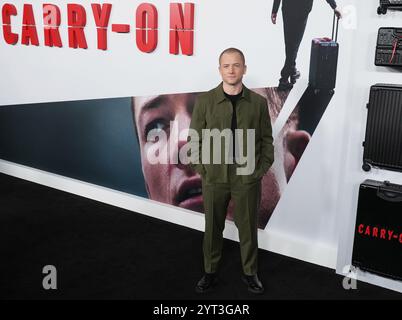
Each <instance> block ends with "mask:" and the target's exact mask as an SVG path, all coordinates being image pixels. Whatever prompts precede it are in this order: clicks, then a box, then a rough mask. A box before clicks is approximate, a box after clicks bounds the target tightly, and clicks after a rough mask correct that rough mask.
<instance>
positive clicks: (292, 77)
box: [290, 70, 300, 84]
mask: <svg viewBox="0 0 402 320" xmlns="http://www.w3.org/2000/svg"><path fill="white" fill-rule="evenodd" d="M299 78H300V71H299V70H296V71H295V73H293V74H292V75H290V83H291V84H295V83H296V81H297V79H299Z"/></svg>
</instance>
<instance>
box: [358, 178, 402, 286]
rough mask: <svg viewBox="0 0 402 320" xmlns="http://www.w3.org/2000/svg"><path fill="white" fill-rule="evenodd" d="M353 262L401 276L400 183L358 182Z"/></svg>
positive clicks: (401, 200) (389, 275) (401, 227)
mask: <svg viewBox="0 0 402 320" xmlns="http://www.w3.org/2000/svg"><path fill="white" fill-rule="evenodd" d="M352 265H353V266H355V267H358V268H360V269H361V270H364V271H369V272H371V273H376V274H379V275H382V276H386V277H389V278H393V279H402V186H401V185H396V184H391V183H389V182H379V181H374V180H366V181H364V182H363V183H362V184H361V185H360V190H359V203H358V208H357V215H356V225H355V235H354V242H353V254H352Z"/></svg>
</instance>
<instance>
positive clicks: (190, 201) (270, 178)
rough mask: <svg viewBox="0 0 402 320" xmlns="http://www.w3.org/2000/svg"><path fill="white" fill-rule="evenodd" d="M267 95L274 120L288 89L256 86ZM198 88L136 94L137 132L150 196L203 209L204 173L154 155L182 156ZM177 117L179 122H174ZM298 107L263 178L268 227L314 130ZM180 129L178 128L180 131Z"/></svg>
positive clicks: (262, 218) (262, 221)
mask: <svg viewBox="0 0 402 320" xmlns="http://www.w3.org/2000/svg"><path fill="white" fill-rule="evenodd" d="M253 91H255V92H257V93H258V94H260V95H262V96H263V97H265V98H266V99H267V105H268V108H269V114H270V117H271V121H272V124H274V123H275V120H276V118H277V117H278V115H279V112H280V110H281V109H282V107H283V104H284V102H285V100H286V97H287V94H285V93H282V92H278V91H277V90H276V89H275V88H262V89H254V90H253ZM196 97H197V93H185V94H167V95H158V96H148V97H133V98H132V110H133V119H134V124H135V131H136V134H137V138H138V142H139V146H140V154H141V165H142V171H143V174H144V180H145V181H144V182H145V188H146V190H147V193H148V197H149V199H152V200H156V201H159V202H162V203H166V204H171V205H174V206H179V207H182V208H185V209H189V210H192V211H196V212H201V213H202V212H203V211H204V207H203V198H202V189H201V185H202V184H201V183H202V182H201V177H200V175H199V174H198V173H196V172H195V171H193V170H192V169H191V168H190V166H189V165H185V164H182V163H180V160H179V161H167V163H163V162H162V161H160V162H158V163H153V161H150V159H149V153H150V148H152V150H155V149H157V150H159V152H163V153H165V154H167V155H171V156H172V157H171V158H169V159H178V158H179V157H178V156H177V155H178V153H179V152H180V148H182V147H183V146H184V145H185V144H186V143H187V135H186V134H187V132H188V130H187V129H188V128H189V126H190V122H191V115H192V112H193V108H194V103H195V99H196ZM172 122H174V123H175V125H174V126H172ZM297 125H298V113H297V108H296V110H295V111H294V112H293V113H292V115H291V116H290V117H289V119H288V121H287V122H286V124H285V126H284V127H283V129H282V130H281V131H280V133H279V135H278V136H277V137H274V144H275V162H274V164H273V165H272V167H271V169H270V170H269V171H268V172H267V174H266V175H265V176H264V177H263V179H262V194H261V204H260V209H259V212H258V220H259V228H265V226H266V224H267V222H268V220H269V218H270V217H271V215H272V213H273V211H274V209H275V207H276V205H277V203H278V201H279V199H280V196H281V193H282V192H283V190H284V188H285V187H286V185H287V183H288V181H289V179H290V177H291V175H292V173H293V171H294V170H295V168H296V166H297V163H298V161H299V159H300V157H301V155H302V153H303V151H304V149H305V147H306V146H307V144H308V142H309V139H310V136H309V134H308V133H306V132H305V131H301V130H298V127H297ZM176 130H177V131H178V133H181V134H178V133H177V132H174V131H176ZM162 131H163V133H164V134H163V136H164V137H166V138H165V139H154V138H153V137H152V135H153V134H155V133H158V132H162ZM233 205H234V204H233V203H232V201H231V202H230V204H229V207H228V212H227V217H228V219H230V220H233Z"/></svg>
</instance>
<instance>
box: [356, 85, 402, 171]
mask: <svg viewBox="0 0 402 320" xmlns="http://www.w3.org/2000/svg"><path fill="white" fill-rule="evenodd" d="M367 108H368V114H367V126H366V137H365V141H364V142H363V147H364V153H363V170H364V171H370V169H371V166H375V167H380V168H383V169H388V170H394V171H402V86H401V85H392V84H376V85H374V86H372V87H371V90H370V100H369V103H368V104H367Z"/></svg>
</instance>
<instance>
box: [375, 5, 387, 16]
mask: <svg viewBox="0 0 402 320" xmlns="http://www.w3.org/2000/svg"><path fill="white" fill-rule="evenodd" d="M386 13H387V8H386V7H383V6H379V7H378V8H377V14H386Z"/></svg>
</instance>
